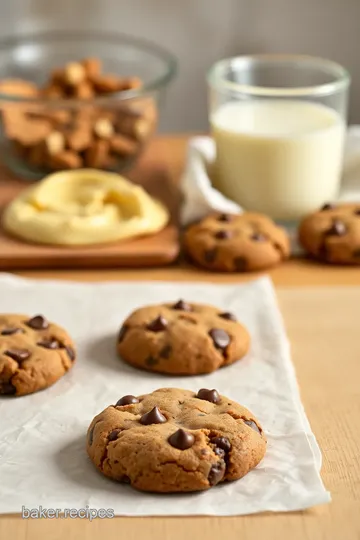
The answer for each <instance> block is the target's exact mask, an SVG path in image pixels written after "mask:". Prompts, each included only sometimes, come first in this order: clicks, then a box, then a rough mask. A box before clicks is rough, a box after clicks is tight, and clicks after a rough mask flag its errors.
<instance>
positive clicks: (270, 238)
mask: <svg viewBox="0 0 360 540" xmlns="http://www.w3.org/2000/svg"><path fill="white" fill-rule="evenodd" d="M184 245H185V249H186V251H187V253H188V255H189V256H190V257H191V259H192V261H193V262H195V263H196V264H198V265H199V266H202V267H203V268H207V269H208V270H215V271H219V272H251V271H253V270H262V269H264V268H270V267H271V266H274V265H276V264H278V263H279V262H281V261H283V260H284V259H287V258H288V257H289V254H290V242H289V238H288V236H287V234H286V232H285V231H284V230H283V229H282V228H280V227H278V226H277V225H276V224H275V223H274V222H273V221H272V220H271V219H270V218H268V217H266V216H264V215H262V214H254V213H250V212H245V213H244V214H237V215H236V214H219V213H217V214H212V215H210V216H208V217H206V218H205V219H203V220H202V221H200V222H199V223H196V224H194V225H191V226H190V227H189V228H188V229H187V230H186V232H185V236H184Z"/></svg>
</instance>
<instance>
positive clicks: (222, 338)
mask: <svg viewBox="0 0 360 540" xmlns="http://www.w3.org/2000/svg"><path fill="white" fill-rule="evenodd" d="M209 336H210V337H211V339H212V340H213V342H214V345H215V347H216V348H217V349H220V350H224V349H226V347H227V346H228V345H229V343H230V341H231V338H230V336H229V334H228V333H227V332H225V330H223V329H222V328H212V329H211V330H210V331H209Z"/></svg>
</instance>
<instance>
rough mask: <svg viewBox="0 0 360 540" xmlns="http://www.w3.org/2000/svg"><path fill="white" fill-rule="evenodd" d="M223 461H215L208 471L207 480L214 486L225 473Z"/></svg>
mask: <svg viewBox="0 0 360 540" xmlns="http://www.w3.org/2000/svg"><path fill="white" fill-rule="evenodd" d="M225 467H226V466H225V462H224V461H223V460H221V461H219V462H218V463H215V464H214V465H213V466H212V467H211V469H210V472H209V476H208V480H209V483H210V485H211V486H216V484H218V483H219V482H220V481H221V480H222V479H223V478H224V474H225Z"/></svg>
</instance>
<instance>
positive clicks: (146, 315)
mask: <svg viewBox="0 0 360 540" xmlns="http://www.w3.org/2000/svg"><path fill="white" fill-rule="evenodd" d="M249 344H250V337H249V334H248V332H247V330H246V329H245V328H244V326H242V325H241V324H240V323H239V322H237V320H236V316H235V315H234V314H232V313H228V312H224V311H222V310H220V309H218V308H215V307H213V306H207V305H202V304H190V303H187V302H184V301H183V300H179V301H177V302H175V303H173V304H160V305H155V306H147V307H143V308H140V309H137V310H136V311H134V312H133V313H132V314H131V315H130V316H129V317H128V318H127V319H126V320H125V321H124V323H123V326H122V328H121V329H120V332H119V335H118V352H119V354H120V356H121V358H122V359H123V360H125V361H126V362H128V363H129V364H132V365H133V366H136V367H138V368H142V369H146V370H148V371H157V372H159V373H173V374H177V375H196V374H199V373H210V372H212V371H215V370H216V369H218V368H220V367H222V366H224V365H227V364H232V363H233V362H235V361H236V360H239V359H240V358H242V357H243V356H244V355H245V354H246V353H247V351H248V349H249Z"/></svg>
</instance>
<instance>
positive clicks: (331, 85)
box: [208, 55, 350, 221]
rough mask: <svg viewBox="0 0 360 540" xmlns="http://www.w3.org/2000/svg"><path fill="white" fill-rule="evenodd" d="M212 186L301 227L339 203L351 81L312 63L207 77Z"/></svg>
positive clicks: (231, 67) (246, 66)
mask: <svg viewBox="0 0 360 540" xmlns="http://www.w3.org/2000/svg"><path fill="white" fill-rule="evenodd" d="M208 84H209V89H210V102H209V116H210V124H211V128H212V133H213V137H214V140H215V143H216V161H215V166H214V170H213V183H214V185H215V187H217V188H218V189H219V190H220V191H222V192H223V193H224V194H225V195H226V196H228V197H230V198H231V199H233V200H235V201H236V202H237V203H239V204H240V205H242V206H243V207H244V208H245V209H246V210H252V211H259V212H264V213H265V214H268V215H269V216H271V217H273V218H274V219H277V220H285V221H294V220H297V219H299V218H300V217H302V216H303V215H304V214H306V213H308V212H311V211H313V210H315V209H317V208H319V207H320V206H321V205H323V204H325V203H326V202H329V201H331V200H334V199H336V197H337V195H338V191H339V187H340V181H341V169H342V161H343V150H344V140H345V130H346V116H347V102H348V89H349V84H350V76H349V74H348V72H347V71H346V70H345V69H344V68H343V67H341V66H340V65H338V64H336V63H334V62H331V61H329V60H324V59H321V58H313V57H309V56H297V55H255V56H243V57H237V58H230V59H227V60H222V61H220V62H218V63H216V64H215V65H214V66H213V67H212V69H211V70H210V72H209V74H208Z"/></svg>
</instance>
